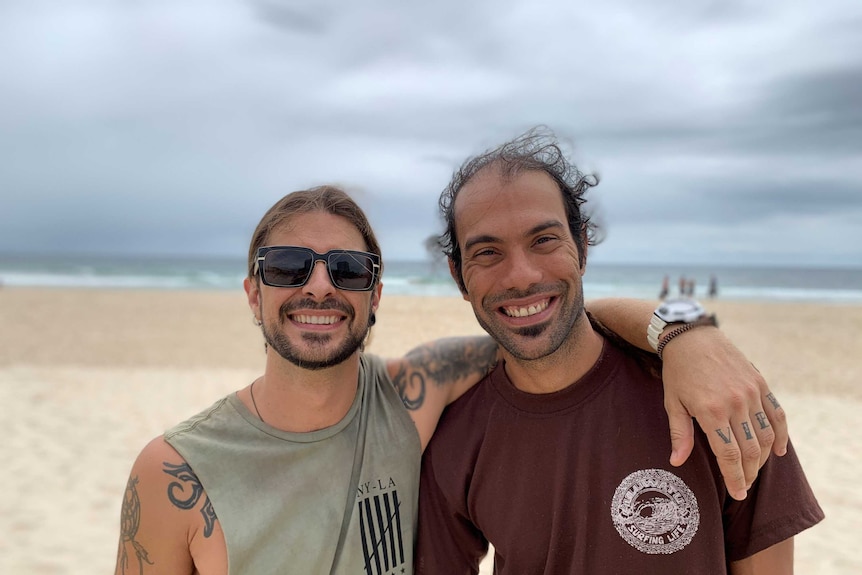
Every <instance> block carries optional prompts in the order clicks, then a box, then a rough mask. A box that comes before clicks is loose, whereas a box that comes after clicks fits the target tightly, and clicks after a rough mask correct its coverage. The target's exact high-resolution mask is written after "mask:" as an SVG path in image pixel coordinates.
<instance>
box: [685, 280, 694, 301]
mask: <svg viewBox="0 0 862 575" xmlns="http://www.w3.org/2000/svg"><path fill="white" fill-rule="evenodd" d="M685 295H687V296H688V297H694V278H688V281H687V282H686V285H685Z"/></svg>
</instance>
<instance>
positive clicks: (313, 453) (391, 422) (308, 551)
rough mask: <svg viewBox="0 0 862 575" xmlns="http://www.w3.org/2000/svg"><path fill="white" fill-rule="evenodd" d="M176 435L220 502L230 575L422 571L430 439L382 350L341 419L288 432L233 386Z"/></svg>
mask: <svg viewBox="0 0 862 575" xmlns="http://www.w3.org/2000/svg"><path fill="white" fill-rule="evenodd" d="M165 440H166V441H167V442H168V443H169V444H170V445H171V446H173V447H174V449H176V450H177V451H178V452H179V453H180V455H182V456H183V457H184V458H185V460H186V462H187V463H188V464H189V466H190V467H191V468H192V469H193V470H194V472H195V474H196V475H197V477H198V479H199V481H200V482H201V485H202V486H203V488H204V490H205V491H206V494H207V496H208V497H209V499H210V501H211V503H212V507H213V509H214V511H215V514H216V516H217V517H218V522H219V523H220V525H221V528H222V531H223V532H224V537H225V543H226V545H227V555H228V573H229V575H266V574H269V573H272V574H276V573H278V574H280V575H281V574H285V573H300V574H303V575H312V574H318V573H319V574H327V573H331V574H338V575H341V574H344V575H346V574H367V575H384V574H389V573H393V574H395V573H397V574H398V575H404V574H408V575H409V574H411V573H412V572H413V542H414V535H415V532H416V515H417V513H416V507H417V499H418V492H419V463H420V457H421V448H420V443H419V435H418V433H417V431H416V427H415V426H414V424H413V421H412V420H411V419H410V416H409V415H408V413H407V410H406V409H405V408H404V406H403V404H402V403H401V399H400V398H399V396H398V394H397V392H396V391H395V388H394V387H393V385H392V382H391V380H390V379H389V376H388V374H387V372H386V366H385V363H384V362H383V360H382V359H380V358H378V357H376V356H372V355H365V354H363V355H362V356H361V361H360V372H359V387H358V392H357V394H356V399H355V400H354V402H353V405H352V406H351V407H350V410H349V411H348V413H347V415H345V416H344V418H343V419H342V420H341V421H340V422H338V423H337V424H335V425H333V426H332V427H328V428H325V429H321V430H318V431H313V432H310V433H290V432H285V431H280V430H278V429H275V428H273V427H270V426H269V425H267V424H266V423H264V422H262V421H261V420H260V419H259V418H258V417H257V416H256V415H254V414H252V413H251V412H250V411H249V410H248V409H247V408H246V407H245V405H243V404H242V402H241V401H240V400H239V399H238V398H237V397H236V394H235V393H234V394H231V395H229V396H227V397H225V398H223V399H221V400H219V401H218V402H216V403H215V404H214V405H213V406H212V407H210V408H209V409H207V410H205V411H203V412H201V413H199V414H198V415H196V416H194V417H192V418H190V419H188V420H187V421H185V422H183V423H181V424H179V425H177V426H175V427H173V428H172V429H170V430H168V431H167V432H166V433H165Z"/></svg>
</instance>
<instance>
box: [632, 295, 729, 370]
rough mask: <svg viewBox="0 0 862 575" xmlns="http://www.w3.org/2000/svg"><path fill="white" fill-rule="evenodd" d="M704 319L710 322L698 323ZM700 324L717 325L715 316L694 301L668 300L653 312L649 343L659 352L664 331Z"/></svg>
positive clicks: (648, 333) (649, 327)
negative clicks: (674, 325)
mask: <svg viewBox="0 0 862 575" xmlns="http://www.w3.org/2000/svg"><path fill="white" fill-rule="evenodd" d="M704 318H708V319H709V320H710V321H707V322H699V321H698V320H701V319H704ZM700 323H703V324H704V325H706V324H709V325H716V323H715V316H711V317H710V316H707V315H706V310H705V309H704V307H703V306H702V305H700V304H699V303H698V302H697V301H695V300H693V299H687V298H680V299H669V300H666V301H664V302H662V303H661V305H659V306H658V307H657V308H656V310H655V311H654V312H653V316H652V319H650V322H649V326H647V341H649V344H650V345H651V346H652V348H653V349H654V350H655V351H656V352H658V350H659V337H660V336H661V332H662V331H664V328H666V327H667V326H668V325H670V324H681V325H686V324H700ZM692 327H694V325H692ZM680 333H682V332H680ZM674 335H679V334H674ZM670 339H671V338H666V341H664V342H662V343H665V344H666V343H667V342H668V341H670ZM662 347H664V346H662ZM659 357H661V355H659Z"/></svg>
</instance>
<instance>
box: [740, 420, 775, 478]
mask: <svg viewBox="0 0 862 575" xmlns="http://www.w3.org/2000/svg"><path fill="white" fill-rule="evenodd" d="M758 413H760V414H761V415H762V414H763V412H762V411H761V412H758ZM763 419H765V416H763ZM766 425H767V427H766V428H765V429H761V428H760V426H761V424H760V423H758V422H756V421H753V420H752V418H748V419H743V420H742V421H740V422H739V423H733V424H732V427H731V430H732V431H733V432H734V436H735V439H736V442H737V444H738V445H739V451H740V455H741V457H742V472H743V475H744V476H745V489H746V491H747V490H748V489H749V488H750V487H751V484H752V483H754V480H755V479H757V473H758V471H759V470H760V466H761V465H762V463H763V461H765V460H766V458H765V457H764V458H763V459H761V455H762V454H763V450H762V449H761V447H760V434H764V436H765V435H766V432H770V431H771V428H770V427H769V424H768V422H766ZM758 430H760V434H758ZM769 445H770V446H771V445H772V444H771V443H770V444H769ZM768 455H769V449H768V448H767V449H766V456H768Z"/></svg>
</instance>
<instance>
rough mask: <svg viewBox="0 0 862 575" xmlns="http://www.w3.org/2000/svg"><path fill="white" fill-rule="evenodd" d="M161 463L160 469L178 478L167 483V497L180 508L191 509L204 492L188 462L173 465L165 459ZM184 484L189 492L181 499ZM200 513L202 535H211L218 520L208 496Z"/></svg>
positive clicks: (184, 488)
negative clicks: (202, 526) (161, 467)
mask: <svg viewBox="0 0 862 575" xmlns="http://www.w3.org/2000/svg"><path fill="white" fill-rule="evenodd" d="M163 465H164V466H165V468H164V469H163V470H162V471H164V472H165V473H167V474H168V475H172V476H174V477H176V478H177V479H179V481H174V482H172V483H171V484H170V485H168V499H169V500H170V501H171V503H173V504H174V505H176V506H177V507H179V508H180V509H193V508H194V507H195V506H196V505H197V504H198V501H200V498H201V495H202V494H203V492H204V488H203V486H202V485H201V482H200V481H199V480H198V476H197V475H195V473H194V471H192V468H191V467H189V464H188V463H182V464H180V465H174V464H172V463H168V462H167V461H165V462H163ZM186 486H188V487H189V493H188V496H187V497H186V498H185V499H183V497H182V496H183V495H184V494H185V493H186ZM200 513H201V516H202V517H203V519H204V537H209V536H210V535H212V532H213V527H214V526H215V522H216V521H217V520H218V517H216V514H215V510H214V509H213V506H212V503H211V502H210V498H209V496H207V497H206V500H205V501H204V504H203V507H201V509H200Z"/></svg>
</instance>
